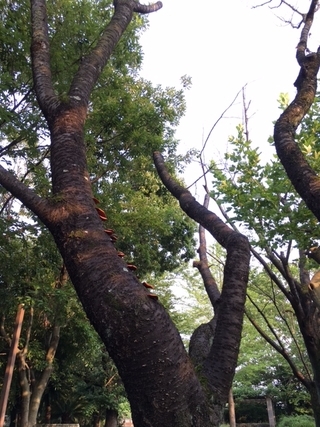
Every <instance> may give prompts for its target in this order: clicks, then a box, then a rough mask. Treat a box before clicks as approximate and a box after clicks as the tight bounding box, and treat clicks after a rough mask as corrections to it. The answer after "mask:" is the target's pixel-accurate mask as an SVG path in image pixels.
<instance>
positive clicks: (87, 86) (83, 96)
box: [69, 0, 162, 105]
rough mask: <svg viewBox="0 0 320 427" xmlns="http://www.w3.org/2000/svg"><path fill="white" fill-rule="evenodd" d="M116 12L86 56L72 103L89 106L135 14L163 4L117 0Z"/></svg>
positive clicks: (72, 89)
mask: <svg viewBox="0 0 320 427" xmlns="http://www.w3.org/2000/svg"><path fill="white" fill-rule="evenodd" d="M114 6H115V12H114V15H113V17H112V18H111V21H110V22H109V23H108V25H107V26H106V28H105V30H104V32H103V33H102V36H101V38H100V39H99V41H98V43H97V45H96V47H95V48H94V49H93V50H92V51H91V52H90V53H89V54H88V55H87V56H85V57H84V58H83V59H82V61H81V64H80V66H79V69H78V71H77V73H76V75H75V77H74V79H73V82H72V84H71V87H70V91H69V95H70V98H71V100H72V101H79V102H82V103H84V104H85V105H87V103H88V102H89V97H90V94H91V92H92V90H93V87H94V85H95V83H96V81H97V79H98V77H99V75H100V73H101V71H102V70H103V68H104V66H105V65H106V63H107V61H108V59H109V58H110V56H111V54H112V52H113V51H114V48H115V46H116V45H117V43H118V41H119V40H120V38H121V36H122V34H123V33H124V31H125V30H126V28H127V26H128V25H129V23H130V22H131V19H132V15H133V13H134V12H138V13H144V14H145V13H151V12H155V11H157V10H159V9H160V8H161V7H162V3H161V2H157V3H155V4H153V5H141V4H139V2H137V1H135V0H115V1H114Z"/></svg>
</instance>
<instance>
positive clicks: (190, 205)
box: [153, 152, 240, 248]
mask: <svg viewBox="0 0 320 427" xmlns="http://www.w3.org/2000/svg"><path fill="white" fill-rule="evenodd" d="M153 160H154V163H155V166H156V168H157V171H158V174H159V176H160V178H161V180H162V182H163V184H164V185H165V186H166V188H167V189H168V190H169V191H170V193H171V194H172V195H173V196H174V197H175V198H176V199H177V200H179V203H180V206H181V209H182V210H183V211H184V212H185V213H186V214H187V215H188V216H189V217H190V218H192V219H194V220H195V221H196V222H197V223H198V224H201V225H202V226H203V227H204V228H205V229H206V230H208V231H209V233H210V234H211V235H212V236H213V237H214V238H215V239H216V240H217V242H218V243H219V244H220V245H221V246H223V247H224V248H227V246H228V240H229V238H230V237H231V236H233V235H234V234H238V233H236V232H235V231H233V230H231V229H230V228H229V227H228V226H227V225H226V224H225V223H224V222H223V221H222V220H221V219H220V218H219V217H218V216H217V215H216V214H215V213H213V212H211V211H209V210H208V209H206V208H205V207H204V206H202V205H201V204H200V203H198V202H197V201H196V199H195V198H194V197H193V196H192V195H191V193H190V191H188V190H187V189H185V188H184V187H182V186H181V185H180V184H178V183H177V182H176V181H175V180H174V179H172V178H171V176H170V174H169V172H168V170H167V168H166V166H165V164H164V161H163V157H162V155H161V154H160V153H159V152H155V153H154V154H153ZM239 235H240V234H239Z"/></svg>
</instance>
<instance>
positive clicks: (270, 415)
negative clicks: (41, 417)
mask: <svg viewBox="0 0 320 427" xmlns="http://www.w3.org/2000/svg"><path fill="white" fill-rule="evenodd" d="M267 410H268V418H269V426H270V427H276V417H275V414H274V410H273V404H272V400H271V399H270V397H267ZM0 427H1V426H0Z"/></svg>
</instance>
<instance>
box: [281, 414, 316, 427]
mask: <svg viewBox="0 0 320 427" xmlns="http://www.w3.org/2000/svg"><path fill="white" fill-rule="evenodd" d="M277 426H278V427H314V426H315V422H314V419H313V418H312V417H309V416H308V415H299V416H295V417H282V418H280V421H279V422H278V423H277Z"/></svg>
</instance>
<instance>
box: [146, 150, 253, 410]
mask: <svg viewBox="0 0 320 427" xmlns="http://www.w3.org/2000/svg"><path fill="white" fill-rule="evenodd" d="M153 158H154V163H155V165H156V168H157V171H158V174H159V176H160V178H161V180H162V182H163V183H164V185H165V186H166V187H167V189H168V190H169V191H170V192H171V194H172V195H173V196H174V197H175V198H176V199H178V200H179V203H180V206H181V208H182V209H183V210H184V212H185V213H186V214H187V215H188V216H189V217H190V218H192V219H194V220H195V221H196V222H198V223H199V224H201V225H202V226H203V227H204V228H206V230H208V231H209V232H210V233H211V234H212V236H213V237H214V238H215V239H216V240H217V241H218V243H220V244H221V246H223V247H224V248H225V249H226V250H227V258H226V264H225V268H224V278H223V285H222V292H221V296H220V299H219V302H218V304H216V307H215V308H216V309H217V325H216V329H215V336H214V339H213V343H212V346H211V349H210V352H209V355H208V357H207V359H206V362H205V366H204V372H205V375H206V377H207V379H208V383H209V384H210V386H211V388H212V389H213V390H214V392H215V394H216V395H217V396H219V401H220V402H223V403H225V402H226V401H227V399H228V394H229V390H230V387H231V384H232V380H233V376H234V372H235V368H236V365H237V359H238V353H239V346H240V340H241V331H242V322H243V314H244V304H245V299H246V289H247V283H248V275H249V263H250V247H249V242H248V239H247V238H246V237H245V236H243V235H242V234H240V233H238V232H236V231H234V230H232V229H230V228H229V227H228V226H227V225H226V224H225V223H224V222H223V221H222V220H221V219H220V218H219V217H218V216H217V215H216V214H214V213H213V212H210V211H209V210H208V209H206V208H205V207H204V206H202V205H201V204H200V203H198V202H197V201H196V200H195V198H194V197H193V196H192V195H191V193H190V192H189V191H188V190H186V189H185V188H184V187H182V186H181V185H179V184H178V183H177V182H176V181H175V180H173V179H172V178H171V176H170V174H169V173H168V171H167V169H166V167H165V164H164V161H163V158H162V156H161V154H160V153H159V152H155V153H154V155H153ZM221 355H223V357H221ZM222 373H224V375H222ZM226 373H228V374H227V375H226Z"/></svg>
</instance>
